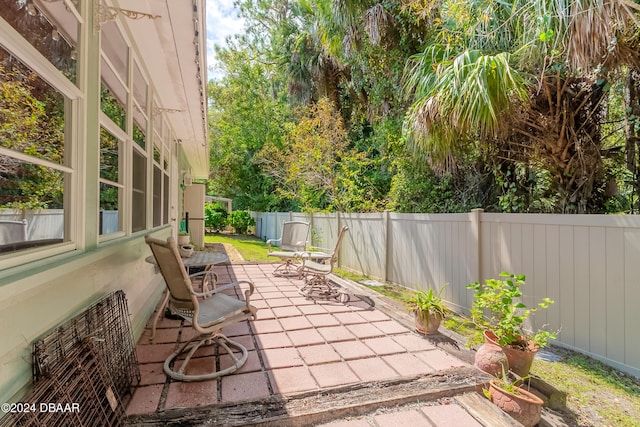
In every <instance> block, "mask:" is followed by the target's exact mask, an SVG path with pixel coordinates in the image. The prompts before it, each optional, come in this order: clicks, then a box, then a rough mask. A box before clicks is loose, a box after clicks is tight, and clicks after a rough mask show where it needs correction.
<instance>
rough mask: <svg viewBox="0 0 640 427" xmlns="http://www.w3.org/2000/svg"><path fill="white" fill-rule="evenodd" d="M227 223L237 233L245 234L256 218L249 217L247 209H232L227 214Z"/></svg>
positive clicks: (254, 223)
mask: <svg viewBox="0 0 640 427" xmlns="http://www.w3.org/2000/svg"><path fill="white" fill-rule="evenodd" d="M227 224H229V225H230V226H231V227H233V228H234V229H235V230H236V233H238V234H247V230H248V229H249V227H250V226H252V225H256V220H255V219H253V218H251V215H250V214H249V212H247V211H233V212H231V213H230V214H229V215H228V216H227Z"/></svg>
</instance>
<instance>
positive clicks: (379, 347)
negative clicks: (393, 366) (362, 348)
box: [363, 337, 406, 356]
mask: <svg viewBox="0 0 640 427" xmlns="http://www.w3.org/2000/svg"><path fill="white" fill-rule="evenodd" d="M363 342H364V343H365V344H366V345H367V346H368V347H369V348H371V350H373V351H374V352H375V353H376V354H378V355H381V356H382V355H386V354H394V353H403V352H405V351H406V350H405V349H404V347H402V346H401V345H400V344H398V343H397V342H395V341H394V340H392V339H391V338H389V337H381V338H368V339H366V340H363Z"/></svg>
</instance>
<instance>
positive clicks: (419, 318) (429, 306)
mask: <svg viewBox="0 0 640 427" xmlns="http://www.w3.org/2000/svg"><path fill="white" fill-rule="evenodd" d="M445 287H446V285H444V286H442V287H441V288H440V290H439V291H438V292H437V293H436V292H434V290H433V289H431V288H430V289H429V290H428V291H425V290H422V289H421V290H418V291H415V292H412V293H411V294H410V295H408V296H407V297H405V299H404V302H405V305H406V306H407V310H409V311H410V312H412V313H413V316H414V319H415V325H416V330H417V331H418V332H420V333H422V334H427V335H430V334H435V333H436V332H438V327H439V326H440V322H441V321H442V319H444V317H445V315H446V307H445V305H444V302H443V299H442V296H441V295H442V291H443V290H444V288H445Z"/></svg>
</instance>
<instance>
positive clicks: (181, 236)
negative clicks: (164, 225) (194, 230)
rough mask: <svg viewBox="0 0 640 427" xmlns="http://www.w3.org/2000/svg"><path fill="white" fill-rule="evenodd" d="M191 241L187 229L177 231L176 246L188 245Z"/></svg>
mask: <svg viewBox="0 0 640 427" xmlns="http://www.w3.org/2000/svg"><path fill="white" fill-rule="evenodd" d="M190 241H191V236H189V233H188V232H187V231H180V232H179V233H178V246H183V245H188V244H189V242H190Z"/></svg>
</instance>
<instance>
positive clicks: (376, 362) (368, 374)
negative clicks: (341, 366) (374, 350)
mask: <svg viewBox="0 0 640 427" xmlns="http://www.w3.org/2000/svg"><path fill="white" fill-rule="evenodd" d="M347 365H349V367H350V368H351V370H353V372H355V373H356V375H357V376H358V377H359V378H360V380H362V381H378V380H384V379H389V378H393V377H397V376H398V373H397V372H396V371H394V370H393V368H391V367H390V366H389V365H387V364H386V363H385V362H384V360H382V359H381V358H378V357H370V358H368V359H357V360H351V361H349V362H347Z"/></svg>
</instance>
